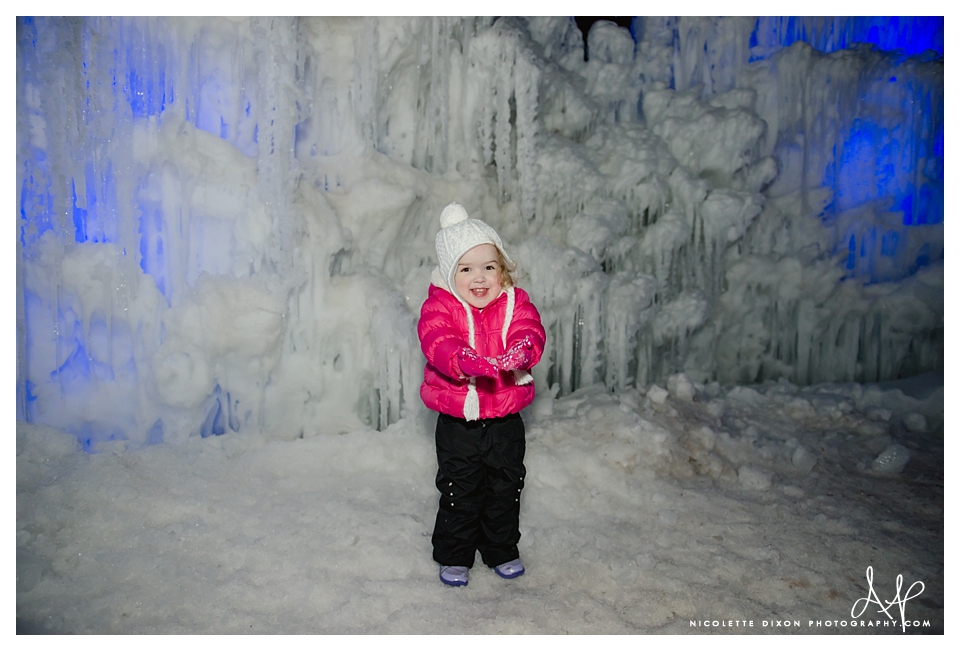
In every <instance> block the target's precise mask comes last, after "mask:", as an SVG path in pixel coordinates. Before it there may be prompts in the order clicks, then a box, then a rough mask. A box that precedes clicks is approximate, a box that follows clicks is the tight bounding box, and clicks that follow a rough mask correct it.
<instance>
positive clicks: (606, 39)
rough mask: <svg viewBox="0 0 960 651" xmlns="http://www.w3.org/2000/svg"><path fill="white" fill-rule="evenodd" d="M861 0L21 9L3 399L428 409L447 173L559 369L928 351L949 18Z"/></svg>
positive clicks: (90, 410)
mask: <svg viewBox="0 0 960 651" xmlns="http://www.w3.org/2000/svg"><path fill="white" fill-rule="evenodd" d="M858 21H859V22H858ZM876 25H877V23H876V21H874V22H870V21H869V20H867V19H843V20H841V19H794V20H792V22H791V20H788V19H769V18H767V19H745V18H735V19H705V18H657V19H635V20H634V23H633V28H632V30H631V31H632V32H633V34H632V35H631V31H628V30H626V29H623V28H620V27H617V26H616V25H615V24H613V23H607V22H603V21H601V22H598V23H595V24H594V25H593V27H592V28H591V30H590V32H589V34H588V35H587V37H586V38H587V39H588V41H589V52H590V60H589V61H585V60H584V56H583V55H584V36H583V35H582V34H581V32H580V31H579V30H578V29H577V27H576V25H575V23H574V22H573V21H572V20H571V19H569V18H532V19H520V18H504V19H499V20H496V21H494V20H493V19H486V18H465V19H460V18H449V17H438V18H372V17H371V18H328V19H317V18H313V19H289V18H285V19H278V18H255V19H223V18H190V19H174V18H144V17H140V18H87V19H79V18H77V19H68V18H37V19H20V20H18V23H17V72H18V75H17V184H18V189H19V196H18V224H17V272H18V273H17V300H18V303H17V335H18V337H17V353H18V354H17V360H18V363H17V380H18V382H17V402H18V418H24V419H27V420H31V421H37V422H44V423H47V424H50V425H54V426H57V427H62V428H64V429H68V430H69V431H72V432H74V433H75V434H77V435H78V437H79V438H80V439H81V440H82V441H83V442H84V444H85V445H87V447H88V448H90V449H96V447H97V444H98V443H99V442H100V441H104V440H110V439H128V440H130V441H131V442H132V443H133V444H136V445H142V444H149V443H157V442H160V441H164V440H167V441H169V440H176V439H178V438H182V437H185V436H190V435H200V436H211V435H220V434H224V433H227V432H231V431H243V430H251V429H253V430H262V431H264V432H266V433H268V435H270V436H277V437H284V438H290V437H296V436H311V435H314V434H317V433H321V432H333V433H336V432H341V431H347V430H351V429H354V428H357V427H360V426H363V425H366V426H372V427H383V426H385V425H386V424H388V423H390V422H393V421H395V420H397V419H398V418H401V417H403V416H405V415H408V414H411V413H413V412H414V410H418V409H421V408H422V406H421V405H420V402H419V398H418V394H417V389H418V385H419V381H420V374H421V369H422V358H421V355H420V353H419V347H418V344H417V342H416V338H415V335H414V331H415V328H414V326H415V321H416V316H417V313H418V310H419V305H420V302H421V301H422V300H423V298H424V297H425V296H426V287H427V284H428V282H429V280H428V279H429V273H430V269H431V268H432V266H433V265H434V264H435V260H434V256H435V254H434V251H433V237H434V235H435V233H436V229H437V227H438V215H439V212H440V209H441V208H442V207H443V206H444V205H445V204H446V203H447V202H449V201H451V200H454V199H455V200H457V201H459V202H461V203H463V204H464V205H465V206H467V208H468V210H469V211H470V212H471V214H473V215H475V216H477V217H480V218H483V219H485V220H487V221H489V222H490V223H491V224H493V225H494V226H495V227H496V228H497V229H498V230H499V231H500V232H501V234H502V236H503V238H504V240H505V241H506V242H507V243H508V245H509V246H511V247H513V248H515V249H516V251H517V258H518V259H519V261H520V262H521V265H522V267H523V271H524V277H523V279H522V281H521V283H522V284H523V285H524V286H525V287H527V288H528V289H529V290H530V292H531V294H532V295H533V297H534V300H535V302H536V303H537V305H538V307H540V309H541V312H542V313H543V316H544V320H545V325H546V326H547V328H548V333H549V342H548V345H549V350H548V351H547V355H546V356H545V357H544V362H543V363H542V364H541V365H540V366H539V367H538V368H537V369H536V373H535V376H536V379H537V381H538V383H539V384H540V386H541V388H542V390H543V392H544V393H547V392H553V393H557V392H563V393H566V392H569V391H572V390H575V389H576V388H577V387H579V386H583V385H586V384H590V383H594V382H604V383H606V384H607V386H609V387H611V388H617V387H625V386H630V385H633V384H637V383H640V384H644V383H649V382H653V381H657V380H659V379H660V378H663V377H665V376H666V375H667V374H670V373H673V372H676V371H678V370H685V371H686V372H687V373H688V374H690V375H691V376H694V377H696V378H700V379H707V378H710V379H719V380H720V381H722V382H739V383H749V382H754V381H758V380H762V379H767V378H776V377H781V376H782V377H786V378H788V379H790V380H792V381H795V382H801V383H805V382H817V381H824V380H858V381H869V380H877V379H889V378H895V377H901V376H906V375H910V374H913V373H916V372H920V371H924V370H928V369H931V368H937V367H942V348H943V272H942V270H943V266H942V259H943V58H942V19H941V20H940V23H939V25H940V28H939V32H937V30H936V23H935V22H934V24H933V28H932V29H931V28H930V24H929V23H925V22H923V21H922V20H920V19H898V21H894V22H893V23H887V26H888V28H887V29H885V30H883V32H882V33H883V34H884V35H888V34H889V33H890V32H891V31H896V32H897V33H898V34H900V35H901V36H904V38H905V40H906V41H907V42H909V43H911V44H915V43H916V42H920V41H923V39H926V40H925V41H923V42H929V43H932V44H933V45H934V46H936V44H937V38H938V37H937V34H939V48H940V54H939V55H938V54H936V53H933V52H925V53H920V54H917V56H909V55H913V54H916V50H910V49H907V50H906V51H898V52H886V51H881V50H880V49H876V48H874V49H871V48H870V47H869V46H863V45H860V46H852V47H850V45H851V43H853V41H855V40H867V41H870V42H873V43H877V44H878V45H880V46H881V47H884V48H888V47H889V46H890V44H891V43H893V44H894V45H896V46H898V47H901V48H902V47H904V44H903V43H902V42H899V41H891V43H888V42H886V41H884V42H879V40H878V39H879V36H877V35H878V34H880V31H878V30H874V32H871V31H870V30H871V29H872V28H873V27H876ZM890 25H893V26H894V28H895V29H890V28H889V26H890ZM864 34H866V36H865V37H864V36H863V35H864ZM874 36H876V37H877V38H873V37H874ZM921 37H922V38H921ZM884 38H888V36H884ZM797 41H799V42H797ZM807 43H809V45H808V44H807ZM811 46H812V47H811ZM845 48H846V49H845ZM833 50H836V51H833ZM830 52H832V53H830Z"/></svg>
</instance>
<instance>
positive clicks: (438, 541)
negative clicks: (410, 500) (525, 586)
mask: <svg viewBox="0 0 960 651" xmlns="http://www.w3.org/2000/svg"><path fill="white" fill-rule="evenodd" d="M525 450H526V441H525V430H524V427H523V420H522V419H521V418H520V414H511V415H509V416H505V417H503V418H488V419H485V420H475V421H466V420H464V419H462V418H456V417H454V416H448V415H446V414H440V417H439V418H438V419H437V463H438V464H439V466H440V470H439V471H438V472H437V488H438V489H440V509H439V512H438V513H437V523H436V526H435V527H434V529H433V559H434V560H435V561H437V562H438V563H440V564H441V565H464V566H466V567H473V561H474V557H475V556H476V552H477V550H480V556H481V557H482V558H483V562H484V563H485V564H486V565H488V566H490V567H494V566H495V565H500V564H501V563H506V562H507V561H512V560H513V559H515V558H519V557H520V552H519V551H518V550H517V542H518V541H519V540H520V491H521V490H522V489H523V477H524V474H525V473H526V469H525V468H524V467H523V454H524V452H525Z"/></svg>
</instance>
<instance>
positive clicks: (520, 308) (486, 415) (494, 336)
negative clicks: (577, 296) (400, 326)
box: [417, 203, 545, 586]
mask: <svg viewBox="0 0 960 651" xmlns="http://www.w3.org/2000/svg"><path fill="white" fill-rule="evenodd" d="M440 226H441V229H440V232H439V233H437V259H438V262H439V264H438V266H437V268H436V269H434V270H433V276H432V277H431V285H430V291H429V296H428V297H427V300H426V301H425V302H424V304H423V307H422V308H421V310H420V323H419V325H418V327H417V331H418V334H419V335H420V346H421V348H422V349H423V354H424V356H426V358H427V364H426V367H425V368H424V371H423V377H424V379H423V385H422V386H421V387H420V396H421V398H423V402H424V403H425V404H426V405H427V407H429V408H430V409H433V410H434V411H438V412H440V416H439V418H438V419H437V432H436V439H437V462H438V464H439V466H440V470H439V472H438V473H437V488H439V489H440V495H441V497H440V509H439V512H438V513H437V523H436V526H435V527H434V530H433V558H434V560H435V561H437V562H438V563H440V580H441V581H443V582H444V583H445V584H447V585H454V586H461V585H467V573H468V570H469V569H470V568H471V567H473V561H474V557H475V556H476V552H477V550H479V551H480V556H481V557H482V558H483V562H484V563H485V564H486V565H487V566H489V567H492V568H494V571H495V572H496V573H497V574H498V575H499V576H501V577H503V578H505V579H513V578H516V577H518V576H520V575H521V574H523V571H524V569H523V563H521V562H520V552H519V551H518V549H517V542H518V541H519V540H520V491H521V489H522V488H523V476H524V473H525V469H524V467H523V454H524V450H525V447H526V445H525V441H524V428H523V420H521V418H520V413H519V412H520V410H521V409H523V408H524V407H526V406H527V405H529V404H530V403H531V402H532V401H533V397H534V395H535V389H534V387H533V376H531V375H530V373H529V369H531V368H532V367H533V366H534V365H535V364H536V363H537V362H539V361H540V355H541V354H543V344H544V339H545V334H544V330H543V325H541V323H540V314H539V313H538V312H537V308H535V307H534V306H533V304H532V303H531V302H530V297H529V296H528V295H527V293H526V292H525V291H523V290H522V289H520V288H518V287H514V284H513V278H512V277H511V276H510V272H511V271H513V270H515V269H516V265H514V264H513V262H512V261H511V260H510V258H509V256H507V254H506V252H505V251H504V250H503V243H502V242H501V241H500V237H499V236H498V235H497V233H496V231H494V230H493V229H492V228H490V226H488V225H487V224H485V223H484V222H482V221H480V220H478V219H469V217H468V215H467V211H466V210H465V209H464V208H463V206H461V205H460V204H458V203H451V204H450V205H448V206H447V207H446V208H444V209H443V212H442V213H441V214H440Z"/></svg>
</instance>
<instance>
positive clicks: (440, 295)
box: [417, 285, 546, 419]
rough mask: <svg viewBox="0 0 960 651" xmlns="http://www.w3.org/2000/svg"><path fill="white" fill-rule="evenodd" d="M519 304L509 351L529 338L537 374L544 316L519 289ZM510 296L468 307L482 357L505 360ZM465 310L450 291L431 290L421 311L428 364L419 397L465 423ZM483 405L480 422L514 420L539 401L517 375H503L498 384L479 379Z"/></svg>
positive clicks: (495, 380)
mask: <svg viewBox="0 0 960 651" xmlns="http://www.w3.org/2000/svg"><path fill="white" fill-rule="evenodd" d="M514 296H515V304H514V310H513V318H512V319H511V321H510V326H509V328H508V329H507V347H509V346H510V345H512V344H513V343H514V342H516V341H518V340H520V339H522V338H523V337H525V336H529V337H530V341H531V342H532V343H533V362H532V363H531V364H530V367H531V368H532V367H533V366H535V365H536V364H537V362H539V361H540V356H541V355H542V354H543V345H544V341H545V338H546V334H545V333H544V330H543V325H542V324H541V323H540V313H539V312H537V308H535V307H534V306H533V303H531V302H530V296H529V295H528V294H527V293H526V292H525V291H523V290H522V289H520V288H514ZM507 303H508V301H507V292H506V291H504V292H502V293H501V294H500V296H499V297H497V299H496V300H495V301H494V302H493V303H491V304H490V305H488V306H487V307H485V308H483V309H482V310H478V309H477V308H475V307H473V306H466V307H467V309H470V310H471V311H472V314H473V322H474V328H475V330H474V333H475V335H474V336H475V341H476V346H475V348H476V350H477V353H479V354H480V356H481V357H497V356H498V355H501V354H503V352H504V350H505V348H504V345H503V337H502V330H503V324H504V319H505V318H506V317H507V316H508V315H507ZM464 307H465V306H464V304H463V303H461V302H460V301H459V300H457V299H456V298H455V297H454V296H453V295H452V294H451V293H450V292H448V291H447V290H446V289H442V288H440V287H437V286H436V285H430V292H429V295H428V297H427V300H426V301H424V303H423V307H422V308H421V309H420V323H419V324H418V325H417V334H419V336H420V348H421V349H422V350H423V354H424V356H425V357H426V358H427V364H426V367H425V368H424V369H423V384H422V385H421V387H420V397H421V398H422V399H423V402H424V404H425V405H426V406H427V407H429V408H430V409H432V410H434V411H439V412H440V413H443V414H448V415H450V416H456V417H457V418H464V417H465V416H464V402H465V400H466V396H467V391H468V388H469V380H467V379H461V378H460V377H459V372H458V371H459V369H458V367H457V364H456V361H455V358H456V355H457V353H458V352H459V351H460V349H461V348H464V347H468V346H469V345H470V344H469V338H470V334H469V324H468V322H467V313H466V309H464ZM476 387H477V394H478V397H479V399H480V418H481V419H484V418H499V417H501V416H507V415H509V414H515V413H517V412H519V411H520V410H521V409H523V408H524V407H526V406H527V405H529V404H530V403H531V402H533V398H534V396H535V395H536V389H534V386H533V382H530V383H529V384H523V385H518V384H517V382H516V378H515V375H514V373H513V372H504V373H501V374H500V376H499V377H497V378H486V377H479V378H476Z"/></svg>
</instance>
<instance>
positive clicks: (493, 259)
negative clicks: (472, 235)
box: [454, 244, 501, 310]
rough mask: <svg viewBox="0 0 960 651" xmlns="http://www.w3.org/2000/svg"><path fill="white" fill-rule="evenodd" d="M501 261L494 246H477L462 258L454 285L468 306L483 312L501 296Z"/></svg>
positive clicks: (458, 263)
mask: <svg viewBox="0 0 960 651" xmlns="http://www.w3.org/2000/svg"><path fill="white" fill-rule="evenodd" d="M499 260H500V255H499V251H497V247H495V246H494V245H493V244H481V245H479V246H475V247H473V248H472V249H470V250H469V251H467V252H466V253H464V254H463V255H462V256H461V257H460V261H459V262H457V273H456V275H454V283H455V284H456V286H457V287H456V289H457V293H459V294H460V297H461V298H463V300H465V301H466V302H467V304H468V305H472V306H473V307H475V308H477V309H481V310H482V309H483V308H485V307H486V306H488V305H490V303H492V302H493V301H494V300H495V299H496V298H497V297H498V296H500V290H501V286H500V262H499Z"/></svg>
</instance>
